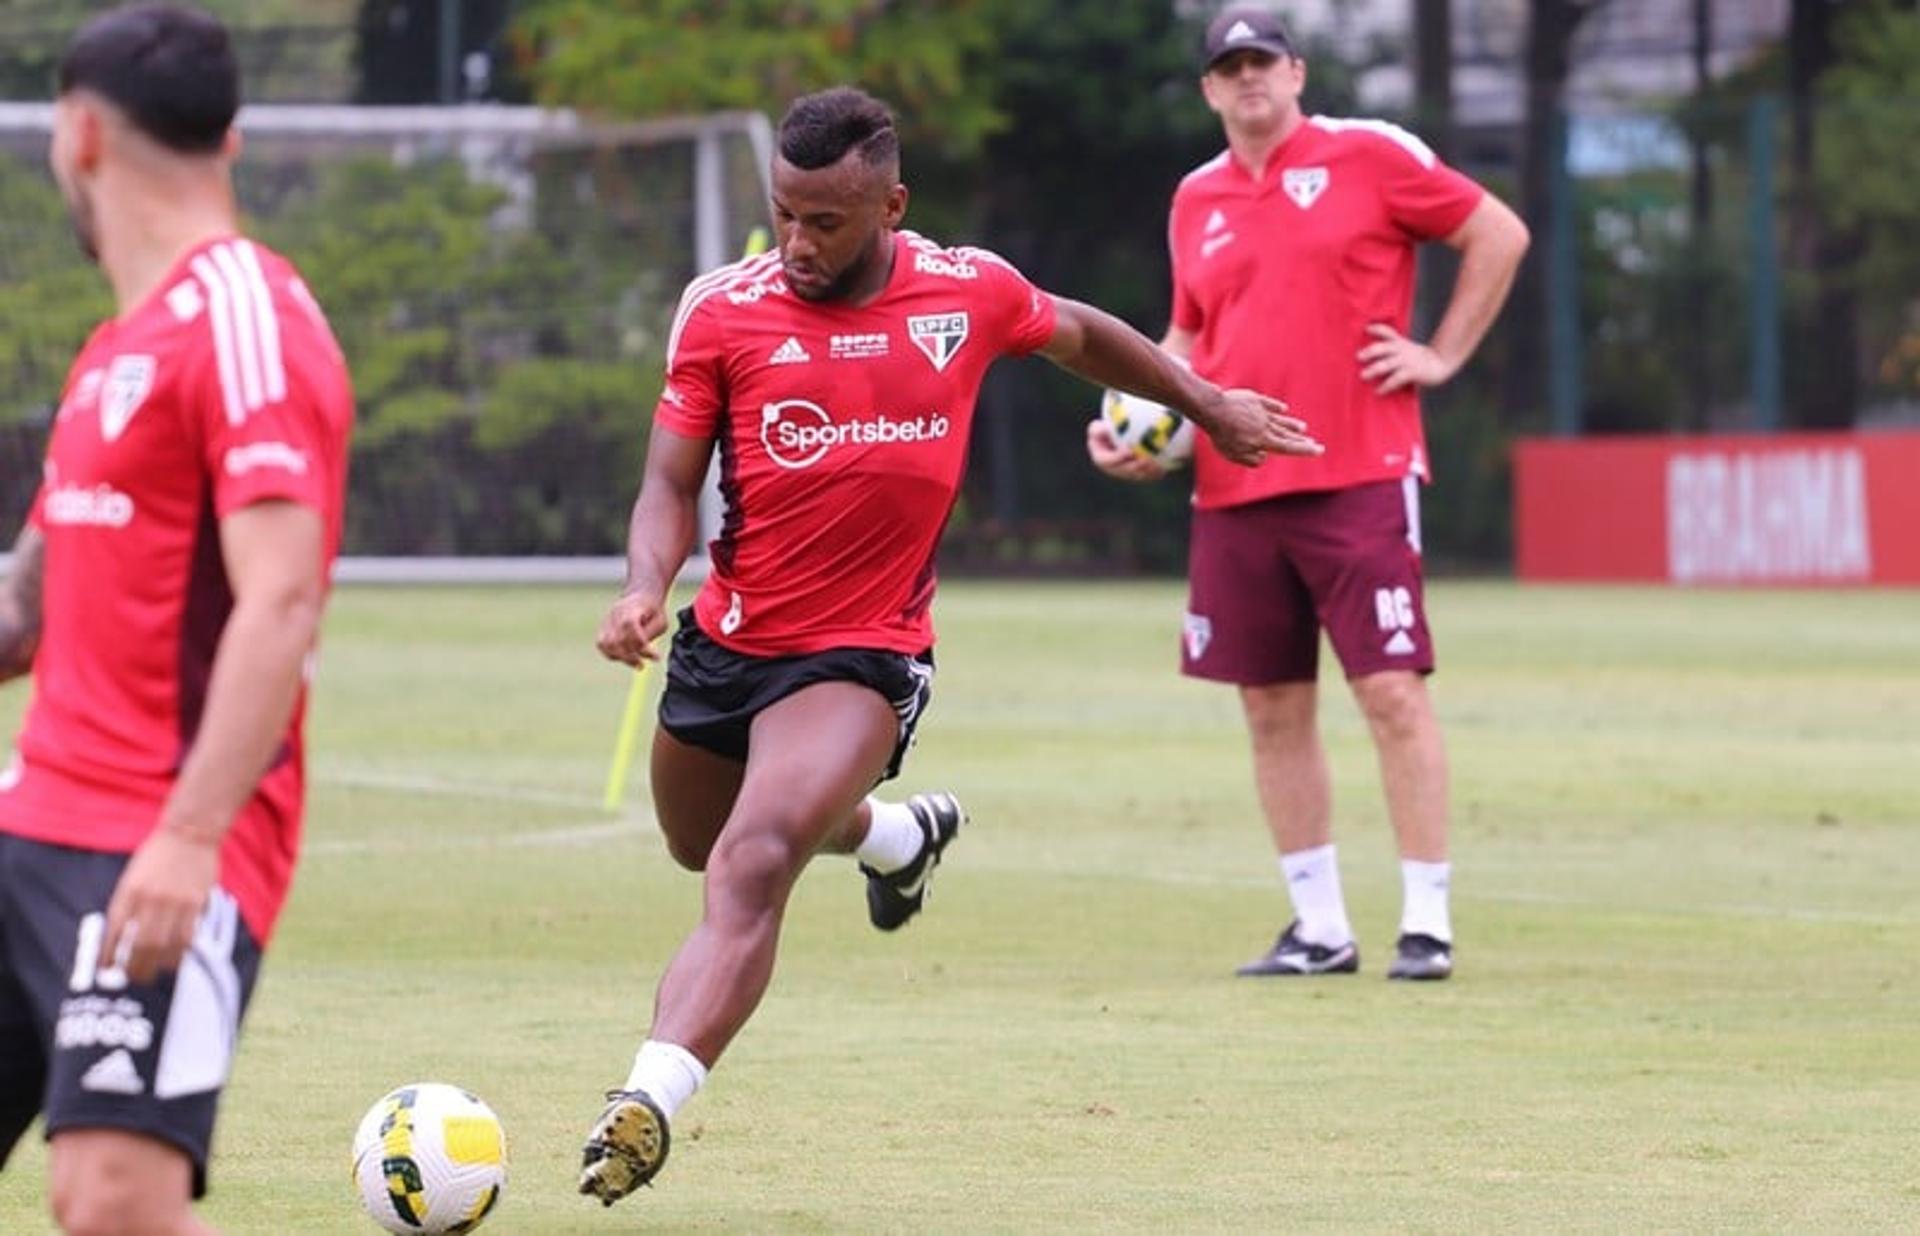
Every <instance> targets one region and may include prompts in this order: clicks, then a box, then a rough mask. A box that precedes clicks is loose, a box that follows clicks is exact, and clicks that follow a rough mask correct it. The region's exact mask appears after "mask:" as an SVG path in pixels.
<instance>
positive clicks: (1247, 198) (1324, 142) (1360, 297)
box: [1168, 116, 1483, 507]
mask: <svg viewBox="0 0 1920 1236" xmlns="http://www.w3.org/2000/svg"><path fill="white" fill-rule="evenodd" d="M1482 192H1483V190H1482V189H1481V188H1480V186H1478V185H1476V184H1475V183H1474V182H1473V181H1471V180H1469V179H1467V178H1466V177H1465V176H1462V175H1461V174H1460V173H1458V172H1456V171H1454V170H1453V169H1451V168H1449V167H1447V166H1446V165H1445V164H1443V163H1441V162H1440V161H1439V160H1438V159H1437V158H1435V157H1434V154H1433V152H1432V151H1431V150H1429V149H1428V148H1427V147H1426V145H1425V144H1424V143H1422V142H1421V141H1420V139H1419V138H1417V137H1414V136H1413V135H1412V134H1410V133H1408V132H1406V131H1405V130H1403V129H1399V128H1396V127H1395V126H1393V125H1390V124H1386V123H1384V122H1382V121H1374V120H1329V119H1327V118H1325V117H1322V116H1315V117H1312V118H1311V119H1309V120H1308V121H1307V122H1306V123H1305V124H1303V125H1301V126H1300V127H1299V129H1297V130H1296V131H1295V132H1294V133H1293V134H1292V135H1291V136H1290V137H1288V138H1287V140H1286V141H1284V142H1282V143H1281V144H1280V146H1279V148H1278V149H1276V150H1275V151H1274V152H1273V154H1272V156H1271V157H1270V158H1269V159H1268V161H1267V168H1266V171H1265V172H1264V173H1263V174H1262V175H1261V176H1259V177H1258V178H1256V177H1254V176H1253V175H1252V174H1251V173H1249V172H1248V171H1247V169H1246V168H1245V167H1244V166H1242V165H1241V164H1240V163H1239V162H1237V161H1236V160H1235V159H1234V158H1233V156H1232V155H1231V153H1228V152H1222V153H1221V154H1220V155H1218V156H1217V157H1215V158H1214V159H1212V160H1211V161H1209V162H1207V163H1204V164H1202V165H1201V166H1200V167H1198V168H1196V169H1194V170H1193V171H1192V172H1191V173H1189V174H1188V175H1187V177H1186V179H1185V180H1183V181H1181V183H1180V187H1179V189H1178V190H1176V191H1175V193H1174V197H1173V212H1172V217H1171V219H1170V221H1169V228H1168V231H1169V242H1170V246H1171V248H1172V251H1173V323H1174V325H1175V326H1178V327H1180V328H1181V329H1183V330H1187V331H1192V332H1194V333H1195V334H1196V335H1197V336H1198V338H1197V341H1196V343H1195V346H1194V352H1193V368H1194V371H1195V372H1196V373H1199V374H1201V375H1202V376H1203V377H1207V378H1210V379H1212V380H1213V381H1215V382H1217V383H1219V384H1220V385H1222V386H1244V387H1249V388H1251V389H1253V390H1257V391H1261V392H1263V393H1265V394H1269V395H1272V396H1274V397H1276V398H1279V399H1284V400H1286V401H1287V403H1288V404H1289V405H1290V406H1291V408H1292V411H1293V412H1294V413H1295V414H1296V415H1298V416H1300V417H1302V418H1303V419H1305V420H1306V422H1307V424H1308V426H1309V428H1310V430H1311V432H1312V433H1313V435H1314V436H1315V437H1317V438H1318V439H1319V440H1320V441H1321V442H1323V443H1325V444H1326V447H1327V452H1326V454H1324V455H1320V456H1317V457H1311V458H1308V457H1299V458H1296V457H1280V456H1275V457H1272V458H1269V459H1268V460H1267V461H1266V462H1264V463H1262V464H1261V465H1260V466H1259V467H1256V468H1242V467H1238V466H1236V465H1234V464H1230V463H1228V462H1227V461H1226V460H1225V459H1223V458H1221V456H1220V454H1219V452H1218V451H1216V450H1215V449H1214V447H1213V443H1212V442H1210V441H1206V440H1204V439H1203V440H1200V441H1199V442H1197V444H1196V450H1195V461H1194V468H1195V477H1194V503H1195V504H1196V505H1198V506H1202V507H1222V506H1234V505H1237V504H1239V503H1243V502H1253V501H1257V500H1259V499H1261V498H1268V497H1272V496H1273V495H1275V494H1283V493H1293V492H1297V491H1301V490H1317V489H1341V488H1344V487H1346V486H1349V485H1357V484H1361V483H1363V482H1366V481H1376V480H1385V479H1389V478H1394V477H1402V476H1407V475H1414V476H1419V477H1421V478H1423V479H1425V478H1426V476H1427V459H1426V447H1425V438H1424V436H1423V434H1422V432H1421V425H1420V397H1419V395H1418V394H1417V393H1416V392H1415V391H1414V390H1412V389H1404V390H1400V391H1396V392H1394V393H1393V394H1391V395H1380V394H1377V393H1375V391H1374V389H1373V388H1372V387H1371V386H1369V385H1368V384H1367V383H1365V382H1362V381H1361V380H1360V369H1361V365H1360V362H1359V361H1358V360H1356V359H1355V356H1356V354H1357V353H1358V352H1359V351H1360V349H1361V348H1362V347H1364V346H1366V344H1367V343H1368V342H1370V339H1369V337H1368V335H1367V333H1366V328H1367V327H1368V326H1369V325H1370V324H1372V323H1375V322H1384V323H1386V324H1388V325H1390V326H1392V327H1394V328H1395V329H1396V330H1399V331H1401V332H1402V333H1405V332H1406V331H1407V330H1408V329H1409V320H1410V318H1411V317H1412V315H1413V274H1414V253H1415V248H1416V246H1417V244H1418V242H1420V241H1423V240H1432V239H1437V238H1440V237H1444V236H1447V235H1449V234H1451V233H1452V232H1454V231H1456V230H1457V229H1458V228H1459V227H1460V225H1461V224H1462V223H1465V222H1466V219H1467V216H1468V215H1469V214H1471V213H1473V208H1474V207H1475V206H1477V205H1479V203H1480V198H1481V195H1482Z"/></svg>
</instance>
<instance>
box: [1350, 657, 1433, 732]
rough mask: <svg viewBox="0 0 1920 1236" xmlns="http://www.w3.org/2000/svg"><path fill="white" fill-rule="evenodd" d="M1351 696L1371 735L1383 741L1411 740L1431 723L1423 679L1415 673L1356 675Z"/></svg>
mask: <svg viewBox="0 0 1920 1236" xmlns="http://www.w3.org/2000/svg"><path fill="white" fill-rule="evenodd" d="M1353 694H1354V698H1355V699H1356V700H1358V701H1359V704H1360V711H1361V713H1362V714H1364V715H1365V716H1366V719H1367V725H1368V727H1369V728H1370V729H1372V731H1373V734H1374V737H1375V738H1377V739H1379V740H1381V741H1383V742H1394V741H1411V740H1413V739H1415V738H1418V737H1420V736H1421V735H1422V734H1424V733H1425V732H1426V731H1427V729H1428V728H1429V727H1430V726H1431V725H1432V724H1433V705H1432V703H1431V701H1430V700H1429V698H1428V696H1427V684H1426V680H1425V679H1422V678H1420V677H1419V676H1418V675H1415V674H1402V673H1391V674H1374V675H1370V676H1368V677H1366V678H1356V679H1354V682H1353Z"/></svg>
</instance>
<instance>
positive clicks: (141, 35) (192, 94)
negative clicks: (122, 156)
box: [60, 4, 240, 154]
mask: <svg viewBox="0 0 1920 1236" xmlns="http://www.w3.org/2000/svg"><path fill="white" fill-rule="evenodd" d="M72 90H90V91H92V92H94V93H95V94H98V95H100V96H101V97H102V98H104V99H107V100H108V101H109V102H111V103H113V104H114V105H115V106H116V107H118V108H119V109H120V110H121V111H122V112H125V113H126V116H127V119H128V120H130V121H132V122H133V124H134V125H135V126H136V127H137V128H139V130H140V131H141V132H143V133H145V134H146V135H147V136H148V137H151V138H152V139H154V140H155V141H157V142H159V143H160V144H161V145H163V146H166V147H167V148H169V149H171V150H177V151H179V152H181V153H183V154H206V153H209V152H211V151H214V150H218V149H219V148H220V143H221V142H222V141H223V140H225V138H226V135H227V130H228V129H229V128H231V127H232V126H233V117H234V113H235V112H237V111H239V110H240V67H239V65H238V64H237V63H235V61H234V58H233V42H232V40H231V39H229V38H228V37H227V28H226V27H225V26H223V25H221V24H220V22H219V21H218V20H216V19H215V18H213V17H211V16H209V15H207V14H206V13H203V12H201V11H200V10H199V9H195V8H188V7H186V6H185V5H179V4H131V5H127V6H126V7H124V8H118V9H114V10H113V11H112V12H110V13H104V14H102V15H101V16H99V17H96V18H94V19H93V20H92V21H90V22H88V23H87V24H86V25H84V26H82V27H81V28H80V33H78V34H76V35H74V36H73V42H72V43H71V44H70V45H69V46H68V48H67V54H66V56H65V57H64V58H63V59H62V60H61V61H60V93H61V94H63V95H64V94H66V93H67V92H68V91H72Z"/></svg>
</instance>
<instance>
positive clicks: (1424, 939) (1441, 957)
mask: <svg viewBox="0 0 1920 1236" xmlns="http://www.w3.org/2000/svg"><path fill="white" fill-rule="evenodd" d="M1395 948H1396V949H1397V950H1398V955H1397V956H1395V957H1394V959H1393V964H1392V965H1391V966H1389V967H1387V977H1388V978H1390V979H1415V980H1419V981H1423V982H1433V981H1434V980H1436V979H1443V978H1446V977H1447V976H1448V975H1450V974H1452V973H1453V945H1452V944H1451V943H1449V942H1447V941H1445V940H1441V939H1438V938H1436V937H1434V936H1430V935H1426V934H1424V933H1422V932H1418V931H1410V932H1407V933H1405V934H1403V935H1402V936H1401V937H1400V943H1399V944H1397V945H1396V946H1395Z"/></svg>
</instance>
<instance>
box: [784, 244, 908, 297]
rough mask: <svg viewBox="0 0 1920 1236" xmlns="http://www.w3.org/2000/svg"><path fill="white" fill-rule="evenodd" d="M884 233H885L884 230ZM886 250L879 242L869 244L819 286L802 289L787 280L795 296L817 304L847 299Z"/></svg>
mask: <svg viewBox="0 0 1920 1236" xmlns="http://www.w3.org/2000/svg"><path fill="white" fill-rule="evenodd" d="M882 235H885V233H884V232H883V233H882ZM885 252H886V250H885V249H884V248H883V247H882V246H881V245H880V244H878V243H876V244H871V245H868V246H867V249H866V251H865V252H864V253H862V254H861V255H860V256H859V257H857V258H855V259H854V260H853V261H851V262H849V263H847V266H846V268H845V269H844V270H842V271H841V272H840V273H839V274H837V275H835V276H834V277H833V278H832V279H830V280H828V281H827V282H826V283H824V284H822V285H821V286H820V287H818V288H813V289H802V288H800V287H798V286H796V285H795V284H794V283H793V281H792V280H791V279H789V280H788V281H787V285H788V286H789V287H790V288H792V289H793V294H794V295H795V296H797V297H799V298H800V299H801V300H804V301H811V302H814V303H816V304H817V303H819V302H822V301H830V300H845V299H846V298H847V296H848V294H849V293H851V292H852V291H853V289H854V288H856V287H857V286H859V284H860V281H861V280H862V279H864V278H865V277H866V276H867V274H868V273H869V272H870V271H872V270H873V266H874V263H875V262H878V261H880V260H881V259H882V256H883V255H884V254H885Z"/></svg>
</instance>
